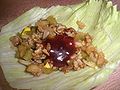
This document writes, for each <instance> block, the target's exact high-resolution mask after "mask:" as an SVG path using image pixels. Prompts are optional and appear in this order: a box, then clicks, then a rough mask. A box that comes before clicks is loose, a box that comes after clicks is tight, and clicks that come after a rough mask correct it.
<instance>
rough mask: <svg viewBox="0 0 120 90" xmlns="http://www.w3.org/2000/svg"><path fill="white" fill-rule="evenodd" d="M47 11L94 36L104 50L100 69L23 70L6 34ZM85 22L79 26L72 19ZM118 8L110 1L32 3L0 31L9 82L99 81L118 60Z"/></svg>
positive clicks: (64, 88)
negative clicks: (46, 72) (35, 72)
mask: <svg viewBox="0 0 120 90" xmlns="http://www.w3.org/2000/svg"><path fill="white" fill-rule="evenodd" d="M49 15H53V16H54V17H56V19H57V21H58V22H59V23H62V24H64V25H66V26H67V27H73V28H75V29H76V30H77V31H83V32H88V33H89V34H90V35H92V36H94V40H93V44H94V45H95V46H96V47H97V48H98V49H100V50H102V51H103V52H104V53H105V57H106V59H107V60H108V63H107V64H106V65H105V66H104V67H103V68H101V69H99V68H90V67H86V68H84V69H81V70H80V71H73V72H72V71H71V72H69V73H67V74H63V73H62V72H59V71H56V72H54V73H51V74H49V75H41V76H40V77H33V76H32V75H30V74H28V73H25V72H24V70H25V67H24V66H23V65H21V64H19V63H18V62H17V59H16V58H15V57H14V55H15V52H14V50H13V49H12V48H10V46H11V45H10V42H9V37H11V36H12V35H15V34H16V33H17V32H19V31H21V30H22V29H23V28H24V27H25V26H27V25H29V24H34V23H35V22H36V21H37V20H39V19H40V18H45V17H47V16H49ZM77 20H80V21H81V22H83V23H85V25H86V27H85V28H84V30H80V29H79V28H78V26H77V24H76V21H77ZM119 23H120V12H119V11H117V8H116V6H113V5H112V2H111V1H109V2H108V1H106V0H89V1H86V2H83V3H81V4H77V5H68V6H59V5H58V6H52V7H50V8H40V7H35V8H33V9H31V10H29V11H28V12H26V13H24V14H23V15H21V16H20V17H18V18H17V19H15V20H14V21H12V22H10V23H9V24H7V25H5V26H4V27H3V28H2V31H1V33H0V41H1V42H0V48H1V50H0V65H1V67H2V69H3V72H4V75H5V78H6V80H7V81H8V82H9V84H10V85H11V86H12V87H14V88H18V89H32V90H89V89H90V88H92V87H94V86H96V85H99V84H101V83H103V82H104V81H105V80H107V78H108V76H109V75H110V74H111V73H112V72H113V70H114V69H116V68H117V66H118V64H119V62H120V55H119V53H120V43H119V42H120V35H119V34H120V30H119V29H120V25H119Z"/></svg>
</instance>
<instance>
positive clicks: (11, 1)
mask: <svg viewBox="0 0 120 90" xmlns="http://www.w3.org/2000/svg"><path fill="white" fill-rule="evenodd" d="M82 1H84V0H0V28H1V27H2V26H4V25H5V24H7V23H8V22H10V21H12V20H14V19H15V18H16V17H18V16H20V15H21V14H23V13H24V12H26V11H27V10H29V9H31V8H33V7H34V6H40V7H50V6H52V5H58V4H59V5H68V4H77V3H79V2H82ZM112 1H113V3H114V4H117V5H118V9H120V0H112ZM119 76H120V66H119V68H118V69H117V70H116V71H115V72H114V73H113V74H112V75H111V76H110V78H109V80H108V81H107V82H106V83H105V84H104V85H101V86H99V87H98V88H97V89H96V90H101V89H102V90H106V89H105V88H106V87H107V90H120V78H119ZM0 90H14V89H12V88H11V87H10V86H9V84H8V83H7V82H6V80H5V78H4V75H3V72H2V70H1V68H0Z"/></svg>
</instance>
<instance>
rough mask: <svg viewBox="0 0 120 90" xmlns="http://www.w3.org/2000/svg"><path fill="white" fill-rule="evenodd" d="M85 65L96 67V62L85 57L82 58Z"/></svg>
mask: <svg viewBox="0 0 120 90" xmlns="http://www.w3.org/2000/svg"><path fill="white" fill-rule="evenodd" d="M82 61H83V62H84V63H85V64H86V65H88V66H90V67H93V68H95V67H96V64H95V63H94V62H92V61H87V60H85V59H83V60H82Z"/></svg>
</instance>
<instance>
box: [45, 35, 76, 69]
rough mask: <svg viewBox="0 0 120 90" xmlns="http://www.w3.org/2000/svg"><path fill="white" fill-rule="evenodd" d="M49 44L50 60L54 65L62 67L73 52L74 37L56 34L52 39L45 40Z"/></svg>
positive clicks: (74, 49)
mask: <svg viewBox="0 0 120 90" xmlns="http://www.w3.org/2000/svg"><path fill="white" fill-rule="evenodd" d="M47 43H50V44H51V50H50V52H49V53H50V57H49V58H50V60H52V61H53V65H54V66H56V67H63V66H65V65H67V61H68V60H69V59H70V57H71V56H72V55H73V54H74V53H75V51H76V48H75V43H74V38H72V37H69V36H67V35H57V36H55V38H53V39H49V40H47Z"/></svg>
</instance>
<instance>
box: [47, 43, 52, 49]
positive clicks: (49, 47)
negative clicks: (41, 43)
mask: <svg viewBox="0 0 120 90" xmlns="http://www.w3.org/2000/svg"><path fill="white" fill-rule="evenodd" d="M46 49H47V51H50V49H51V45H50V43H47V47H46Z"/></svg>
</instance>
